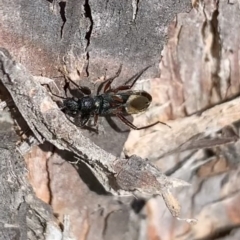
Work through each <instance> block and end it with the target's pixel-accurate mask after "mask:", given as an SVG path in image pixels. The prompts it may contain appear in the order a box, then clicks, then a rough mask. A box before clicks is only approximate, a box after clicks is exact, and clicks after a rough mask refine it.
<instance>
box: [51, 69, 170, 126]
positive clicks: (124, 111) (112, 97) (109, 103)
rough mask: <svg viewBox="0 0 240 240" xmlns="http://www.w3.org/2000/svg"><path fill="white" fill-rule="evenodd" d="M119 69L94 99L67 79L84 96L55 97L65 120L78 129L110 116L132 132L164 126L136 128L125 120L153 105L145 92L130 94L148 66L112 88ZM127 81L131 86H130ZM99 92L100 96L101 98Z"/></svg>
mask: <svg viewBox="0 0 240 240" xmlns="http://www.w3.org/2000/svg"><path fill="white" fill-rule="evenodd" d="M121 67H122V66H120V68H119V70H118V72H117V73H116V75H115V76H114V77H112V78H109V79H107V80H105V81H104V82H103V83H102V85H100V86H99V88H98V91H97V95H96V96H91V91H90V89H88V88H86V87H81V86H78V85H77V84H76V83H75V82H73V81H72V80H70V79H68V80H69V81H70V82H71V83H72V84H73V85H75V86H76V87H77V88H78V89H79V90H80V91H81V92H82V93H83V94H84V95H83V97H80V98H74V97H71V98H69V97H66V98H63V97H60V96H57V95H55V96H57V97H60V98H62V99H64V100H63V107H62V111H63V112H64V113H65V114H67V115H68V116H71V117H73V118H75V121H76V122H77V125H78V126H80V127H83V126H85V125H86V124H87V122H88V121H89V119H90V118H91V117H93V118H94V125H96V124H97V121H98V117H99V116H112V115H113V116H116V117H118V118H119V119H120V120H121V121H122V122H124V123H125V124H126V125H127V126H129V127H130V128H132V129H134V130H141V129H146V128H149V127H152V126H154V125H156V124H158V123H161V124H164V125H167V124H166V123H163V122H160V121H157V122H155V123H152V124H150V125H147V126H143V127H136V126H135V125H133V124H132V123H131V122H130V121H129V120H128V119H127V118H126V117H125V116H127V115H132V114H137V113H140V112H144V111H146V110H147V108H148V107H149V105H150V103H151V101H152V97H151V95H150V94H149V93H147V92H146V91H139V90H130V89H131V88H132V87H133V85H134V84H135V83H136V81H137V80H138V79H139V77H140V76H141V75H142V74H143V72H145V71H146V70H147V69H148V68H149V67H150V66H148V67H146V68H144V69H143V70H141V71H140V72H139V73H137V74H135V75H134V76H133V77H131V78H130V79H129V80H128V81H127V82H126V83H125V84H124V85H121V86H119V87H116V88H112V86H111V84H112V82H113V80H114V79H115V78H117V77H118V76H119V75H120V72H121ZM130 81H133V82H132V83H131V84H129V82H130ZM102 88H103V92H102V93H101V94H100V91H101V90H102ZM53 95H54V94H53ZM76 119H77V120H76ZM167 126H168V125H167Z"/></svg>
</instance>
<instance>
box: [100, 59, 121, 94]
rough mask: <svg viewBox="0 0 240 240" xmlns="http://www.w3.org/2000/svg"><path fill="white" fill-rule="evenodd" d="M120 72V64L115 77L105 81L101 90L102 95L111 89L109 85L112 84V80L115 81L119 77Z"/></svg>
mask: <svg viewBox="0 0 240 240" xmlns="http://www.w3.org/2000/svg"><path fill="white" fill-rule="evenodd" d="M121 71H122V64H121V65H120V67H119V69H118V71H117V72H116V74H115V76H114V77H111V78H109V79H107V80H106V81H105V83H104V84H106V85H105V86H104V89H103V92H104V93H105V92H107V91H109V90H110V89H111V84H112V82H113V80H114V79H116V78H117V77H119V75H120V73H121Z"/></svg>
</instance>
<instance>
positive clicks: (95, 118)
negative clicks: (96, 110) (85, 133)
mask: <svg viewBox="0 0 240 240" xmlns="http://www.w3.org/2000/svg"><path fill="white" fill-rule="evenodd" d="M97 121H98V114H95V115H94V126H96V125H97Z"/></svg>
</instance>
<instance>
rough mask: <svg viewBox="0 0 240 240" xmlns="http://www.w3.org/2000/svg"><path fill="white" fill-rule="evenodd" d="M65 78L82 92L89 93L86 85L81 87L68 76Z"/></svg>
mask: <svg viewBox="0 0 240 240" xmlns="http://www.w3.org/2000/svg"><path fill="white" fill-rule="evenodd" d="M67 80H68V81H69V82H71V83H72V84H73V85H74V86H75V87H77V88H78V89H79V90H80V91H81V92H82V93H83V94H85V95H90V94H91V90H90V89H89V88H88V87H81V86H79V85H77V84H76V83H75V82H74V81H72V80H71V79H70V78H68V79H67ZM69 88H70V87H69Z"/></svg>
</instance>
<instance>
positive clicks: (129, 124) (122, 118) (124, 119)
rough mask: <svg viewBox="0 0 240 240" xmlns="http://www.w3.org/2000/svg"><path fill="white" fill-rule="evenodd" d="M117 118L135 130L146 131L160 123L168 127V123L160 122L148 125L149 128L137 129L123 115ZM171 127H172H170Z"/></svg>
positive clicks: (118, 115)
mask: <svg viewBox="0 0 240 240" xmlns="http://www.w3.org/2000/svg"><path fill="white" fill-rule="evenodd" d="M116 116H117V117H118V118H119V119H120V120H121V121H122V122H124V123H125V124H126V125H127V126H129V127H130V128H132V129H134V130H141V129H146V128H149V127H153V126H155V125H157V124H158V123H161V124H163V125H166V126H168V125H167V124H166V123H164V122H160V121H157V122H155V123H152V124H150V125H147V126H144V127H136V126H135V125H133V124H132V123H131V122H129V121H128V120H127V119H126V118H125V117H124V116H123V115H121V114H116ZM168 127H170V126H168ZM170 128H171V127H170Z"/></svg>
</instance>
